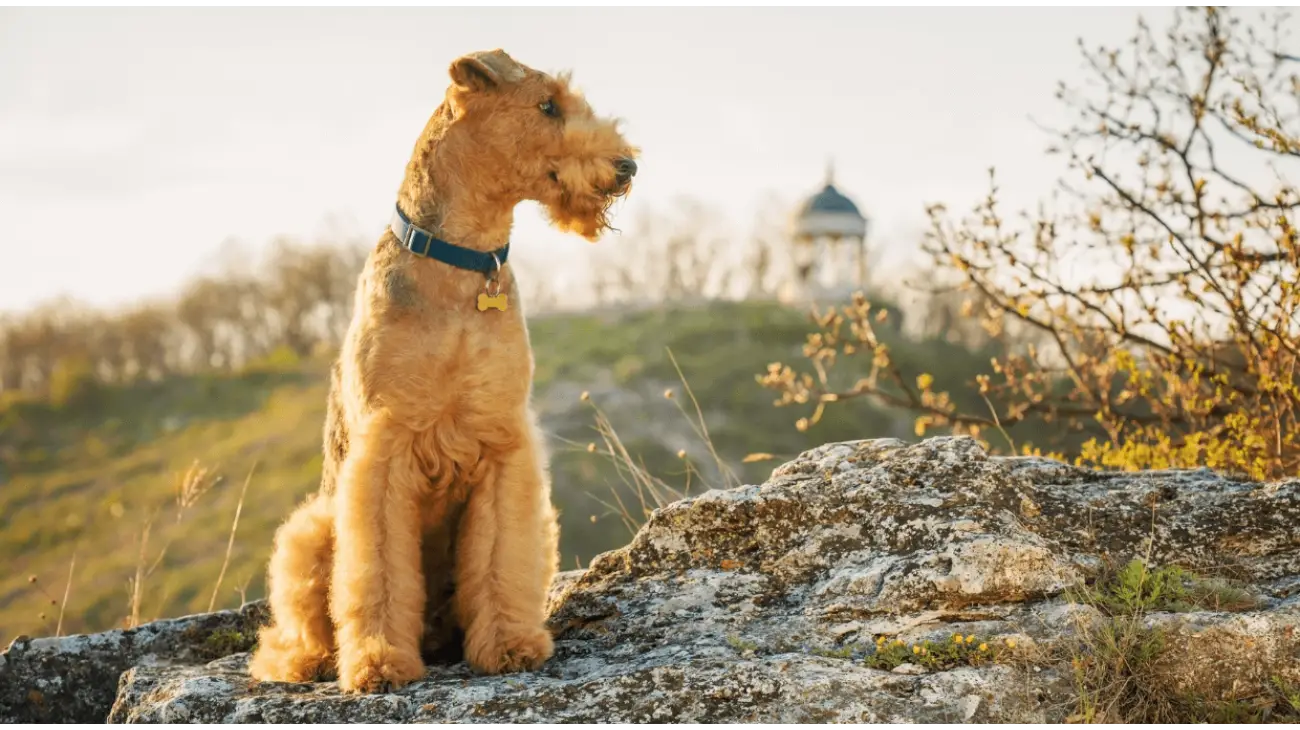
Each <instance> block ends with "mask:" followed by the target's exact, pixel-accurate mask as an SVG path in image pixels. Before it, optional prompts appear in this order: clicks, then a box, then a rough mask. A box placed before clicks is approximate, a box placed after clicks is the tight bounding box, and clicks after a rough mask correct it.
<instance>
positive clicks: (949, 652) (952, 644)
mask: <svg viewBox="0 0 1300 730" xmlns="http://www.w3.org/2000/svg"><path fill="white" fill-rule="evenodd" d="M1015 646H1016V642H1015V640H1014V639H1007V640H1006V641H1004V642H1001V643H997V642H994V643H990V642H989V640H988V639H984V638H981V637H978V636H976V635H974V634H968V635H966V636H962V635H961V634H953V636H952V641H943V642H937V643H936V642H932V641H922V642H919V643H912V644H909V643H907V642H905V641H903V640H902V639H889V638H888V637H885V636H881V637H877V638H876V649H875V651H874V652H873V653H872V654H871V655H870V656H868V657H867V658H866V660H865V662H864V663H865V664H866V665H867V666H868V667H871V668H872V669H886V670H891V669H895V668H897V667H900V666H902V665H904V664H915V665H917V666H920V667H925V668H926V669H929V670H932V671H943V670H946V669H954V668H956V667H975V666H979V665H981V664H988V663H991V662H994V661H997V659H998V658H999V657H1000V656H1002V653H1003V652H1004V651H1006V650H1008V649H1014V648H1015Z"/></svg>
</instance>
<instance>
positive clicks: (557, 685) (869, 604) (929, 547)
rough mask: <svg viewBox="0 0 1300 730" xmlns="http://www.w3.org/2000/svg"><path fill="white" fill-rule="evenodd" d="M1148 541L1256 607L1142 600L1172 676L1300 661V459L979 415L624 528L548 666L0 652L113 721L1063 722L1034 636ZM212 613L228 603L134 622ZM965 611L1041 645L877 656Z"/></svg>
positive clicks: (847, 447) (5, 677)
mask: <svg viewBox="0 0 1300 730" xmlns="http://www.w3.org/2000/svg"><path fill="white" fill-rule="evenodd" d="M1153 516H1154V519H1153ZM1151 540H1154V542H1149V541H1151ZM1148 552H1150V554H1151V555H1152V558H1153V560H1154V561H1155V562H1158V563H1171V562H1176V563H1178V564H1180V565H1183V566H1185V567H1187V568H1191V569H1198V568H1201V569H1206V570H1209V569H1219V568H1222V567H1223V566H1231V572H1232V574H1233V576H1234V577H1235V578H1237V579H1238V580H1239V581H1240V582H1241V584H1242V586H1243V589H1244V590H1245V591H1247V592H1249V593H1250V594H1252V595H1253V596H1255V597H1256V599H1257V600H1256V605H1255V606H1253V607H1252V608H1251V610H1249V611H1245V612H1238V613H1232V612H1228V611H1216V612H1208V611H1200V612H1190V613H1180V614H1159V615H1153V616H1150V617H1148V619H1149V620H1150V621H1152V622H1157V623H1161V624H1162V625H1164V626H1165V627H1166V629H1167V632H1168V635H1169V636H1170V637H1171V638H1170V640H1169V642H1168V651H1167V652H1166V655H1165V657H1164V659H1163V660H1162V662H1163V664H1162V665H1161V668H1160V669H1159V671H1162V672H1167V673H1168V679H1169V681H1171V682H1173V683H1175V684H1178V683H1181V685H1185V686H1187V687H1188V688H1191V689H1194V690H1195V691H1197V692H1201V693H1202V694H1205V695H1207V696H1208V695H1213V694H1215V693H1217V694H1219V695H1222V696H1225V697H1226V696H1229V695H1231V694H1232V693H1233V692H1240V691H1241V688H1242V687H1243V686H1244V685H1243V684H1242V683H1243V682H1244V683H1251V682H1255V683H1258V682H1260V681H1267V679H1268V678H1267V677H1263V676H1262V675H1261V676H1254V674H1252V672H1254V673H1255V674H1258V673H1259V672H1257V671H1256V670H1254V669H1252V667H1254V666H1255V665H1254V664H1251V662H1252V661H1254V660H1255V659H1258V658H1259V657H1260V656H1262V655H1263V654H1261V652H1263V653H1267V655H1268V658H1269V660H1270V662H1271V665H1272V666H1285V665H1286V664H1287V663H1290V664H1291V665H1293V666H1297V667H1300V646H1298V645H1297V642H1296V641H1295V634H1296V631H1295V629H1296V624H1297V623H1300V481H1297V480H1290V481H1285V482H1280V483H1275V484H1254V483H1249V482H1241V481H1234V480H1232V479H1228V478H1225V477H1221V476H1216V475H1215V474H1213V473H1211V472H1208V471H1204V470H1198V471H1180V472H1174V471H1170V472H1142V473H1130V474H1114V473H1098V472H1093V471H1089V470H1083V469H1076V468H1073V467H1069V466H1067V465H1063V464H1060V463H1057V462H1053V461H1049V460H1045V459H1038V458H995V457H990V456H989V455H988V454H986V453H985V452H984V451H983V450H982V449H981V448H980V446H979V445H978V444H977V443H976V442H974V441H972V440H970V439H963V438H934V439H929V440H926V441H924V442H922V443H919V444H915V445H907V444H905V443H903V442H901V441H894V440H875V441H861V442H851V443H840V444H828V445H826V446H823V447H819V448H817V449H813V450H811V451H809V452H806V453H804V454H802V455H800V456H799V457H798V458H796V459H795V460H793V461H791V462H790V463H787V464H785V465H783V466H781V467H779V468H777V469H776V470H775V471H774V472H773V474H772V477H771V479H769V480H768V481H767V482H766V483H764V484H761V485H751V486H744V487H740V488H737V489H734V490H727V491H714V492H709V493H707V494H703V495H700V496H698V497H694V498H691V499H686V500H682V501H680V502H677V503H674V504H672V505H669V506H667V507H665V508H663V509H661V510H659V511H657V512H656V513H655V514H654V515H653V516H652V517H651V519H650V520H649V522H648V523H647V524H646V525H645V526H644V527H643V528H642V529H641V531H640V532H639V533H638V534H637V536H636V537H635V538H634V539H633V541H632V542H631V544H629V545H628V546H627V547H625V548H623V549H620V550H617V551H613V552H610V553H606V554H604V555H602V556H600V557H598V558H597V559H596V560H594V561H593V562H592V565H591V567H590V568H589V569H588V570H586V571H574V572H571V573H567V574H564V575H562V576H561V579H560V580H557V582H556V585H555V586H554V587H553V589H552V595H551V625H552V628H553V631H554V633H555V634H556V654H555V657H554V658H553V659H552V660H551V661H550V662H548V663H547V664H546V665H545V666H544V667H543V668H542V669H541V670H539V671H537V672H532V673H521V674H514V675H506V676H498V677H480V676H475V675H474V674H473V673H472V672H470V670H469V669H468V668H467V667H466V666H465V665H464V664H457V665H451V666H445V665H444V666H431V667H429V669H428V673H427V675H426V676H425V678H424V679H422V680H421V681H418V682H416V683H414V684H412V685H410V686H408V687H405V688H403V689H402V690H400V691H398V692H395V693H392V694H386V695H374V696H355V695H343V694H340V693H339V691H338V689H337V687H336V685H335V684H334V683H319V684H302V685H293V684H279V683H258V682H255V681H253V680H252V679H251V678H249V676H248V674H247V672H246V670H245V666H246V663H247V654H246V653H245V652H244V651H242V650H240V649H238V648H236V650H235V651H229V652H225V653H226V654H227V655H226V656H221V657H210V656H202V655H201V654H200V653H198V652H196V650H195V649H194V648H193V646H191V645H187V644H186V643H185V642H180V641H173V642H172V643H171V644H164V643H163V642H162V640H160V639H159V640H154V641H153V643H148V642H144V641H143V640H141V639H139V638H136V639H133V640H132V641H130V642H128V641H127V640H126V638H125V636H124V635H119V636H118V638H115V639H104V638H102V637H108V636H110V635H118V634H120V632H110V633H109V634H104V635H100V637H101V638H97V637H74V638H69V639H62V640H40V641H45V642H47V643H46V644H41V645H40V648H39V650H38V649H37V648H36V647H37V644H38V642H30V643H24V644H21V645H17V644H16V645H15V647H12V648H11V649H10V651H9V652H8V653H7V654H5V655H4V658H3V659H0V702H3V703H4V704H3V705H0V712H3V714H5V715H7V716H13V717H15V718H17V719H28V718H31V719H34V718H37V717H42V718H45V719H65V720H71V719H83V718H84V719H87V720H90V721H94V719H92V715H94V716H95V719H98V720H100V721H102V720H103V718H105V717H108V718H109V719H110V720H111V721H113V722H358V721H368V722H390V721H393V722H407V721H416V722H426V721H436V722H441V721H473V722H523V721H546V722H569V721H576V722H645V721H663V722H746V721H762V722H825V721H848V722H877V721H890V722H892V721H910V722H967V721H969V722H1044V721H1048V722H1058V721H1061V720H1063V719H1065V718H1066V717H1067V716H1068V715H1069V714H1070V713H1071V712H1072V711H1073V704H1074V701H1073V695H1072V691H1073V686H1072V681H1071V675H1070V671H1069V665H1068V662H1067V663H1064V664H1063V663H1062V662H1061V661H1060V660H1059V658H1056V659H1052V658H1051V657H1049V656H1048V652H1045V651H1043V652H1039V654H1041V656H1040V655H1039V654H1036V652H1037V651H1038V650H1039V649H1041V648H1043V647H1048V646H1050V645H1051V643H1052V642H1053V641H1055V640H1056V639H1059V638H1060V637H1064V636H1069V635H1070V634H1071V632H1073V631H1075V630H1076V629H1077V627H1078V626H1080V625H1084V624H1086V623H1087V622H1088V621H1091V620H1096V619H1097V618H1098V617H1099V614H1098V613H1097V611H1096V610H1095V609H1093V608H1090V607H1087V606H1080V605H1075V604H1071V603H1068V602H1066V601H1065V600H1064V598H1063V592H1064V591H1066V590H1067V589H1069V588H1070V587H1072V586H1075V585H1077V584H1079V583H1081V582H1083V581H1086V580H1089V579H1091V578H1094V577H1096V576H1097V575H1098V574H1099V572H1100V571H1101V570H1102V569H1103V566H1105V565H1106V564H1107V563H1108V562H1109V563H1112V564H1113V563H1114V562H1117V561H1119V562H1122V561H1126V560H1128V559H1129V558H1131V557H1133V556H1142V555H1146V554H1148ZM250 615H251V614H250ZM213 616H221V614H214V615H213ZM238 620H239V621H247V620H249V617H248V616H245V617H242V618H239V619H238ZM220 621H225V622H228V623H232V624H233V622H235V621H236V617H235V616H234V615H231V616H229V617H226V618H221V619H220ZM186 622H189V623H186ZM196 622H198V623H196ZM203 622H218V619H216V618H213V617H202V616H199V617H190V618H187V619H178V620H176V621H174V622H160V623H159V624H155V625H151V627H154V628H150V627H142V629H139V630H137V634H135V635H134V636H137V637H138V636H140V634H139V632H141V631H150V632H153V634H161V633H174V632H178V631H182V632H183V631H186V630H189V629H187V628H183V627H188V626H194V625H202V626H208V625H209V624H208V623H203ZM223 625H225V624H223ZM240 625H241V626H242V625H243V624H240ZM954 633H960V634H963V635H978V636H979V637H981V638H980V641H981V642H984V641H987V642H990V643H992V644H994V645H996V646H1006V645H1007V644H1006V640H1008V639H1011V640H1013V641H1014V642H1015V645H1016V647H1017V652H1018V653H1019V654H1020V655H1022V656H1020V657H1019V659H1020V660H1018V661H1015V662H1003V663H992V662H986V663H979V664H978V665H976V666H956V667H954V668H948V669H945V670H939V669H932V668H926V667H924V666H922V665H921V663H919V662H915V663H914V662H908V663H906V664H904V665H903V666H904V667H907V668H904V669H901V670H900V671H891V669H897V668H898V667H897V665H895V666H892V667H888V668H871V667H869V666H868V663H867V662H866V661H865V660H866V659H868V658H869V657H870V656H871V654H872V652H873V650H874V647H875V639H876V637H878V636H888V637H891V639H892V638H893V637H898V638H901V639H903V640H905V641H919V640H923V639H929V640H932V641H935V642H943V641H948V640H950V637H951V636H952V635H953V634H954ZM94 642H100V644H98V645H103V646H111V645H113V642H117V645H123V646H128V645H129V649H128V650H126V651H123V652H117V653H120V654H121V656H120V657H114V658H113V660H112V661H108V660H107V659H106V658H104V652H100V653H99V654H97V655H96V657H99V658H92V657H90V656H89V655H88V654H85V652H84V651H83V654H82V655H78V654H76V652H77V651H78V650H77V649H75V647H77V646H83V645H84V646H90V645H91V644H92V643H94ZM104 642H107V643H104ZM144 644H148V646H147V647H145V646H144ZM137 645H139V646H137ZM164 645H165V646H167V647H172V646H174V647H178V651H177V652H176V653H174V654H170V655H168V653H167V652H164V651H160V649H161V648H163V647H164ZM187 646H189V647H190V648H189V649H185V647H187ZM15 651H17V654H15ZM108 653H113V652H108ZM146 657H151V658H147V659H146ZM1292 659H1295V660H1296V661H1291V660H1292ZM78 662H85V663H95V662H102V665H101V666H99V667H98V668H96V669H94V670H93V672H94V673H93V677H94V679H93V680H90V679H88V680H86V682H85V685H84V689H82V690H73V689H69V688H67V687H66V686H63V685H61V686H60V688H59V689H57V690H55V689H52V688H53V687H54V684H53V683H54V682H55V680H54V679H53V678H54V677H55V676H56V674H55V673H57V671H62V670H61V669H60V668H63V667H66V668H68V671H73V669H72V668H73V667H75V666H77V665H78ZM123 670H125V672H124V673H123ZM77 671H81V670H77ZM86 671H89V670H86ZM118 674H120V675H121V681H120V685H118V684H117V683H116V678H117V676H118ZM90 676H91V675H90V674H87V677H90ZM110 677H111V678H112V679H111V680H110V679H109V678H110ZM1294 679H1295V681H1297V682H1300V676H1296V677H1294ZM42 682H44V683H45V684H41V683H42ZM1234 683H1235V684H1234ZM92 685H93V690H92V688H91V687H92ZM1181 685H1180V686H1181ZM28 688H36V689H40V691H42V692H45V693H46V696H50V693H51V692H55V691H59V692H63V694H62V695H59V696H60V697H70V698H71V700H72V703H71V705H70V706H69V708H68V709H61V705H56V704H54V703H49V702H46V704H45V705H44V707H46V708H47V709H45V710H40V712H44V713H45V714H43V715H41V714H38V709H36V707H35V706H34V705H33V704H32V702H31V701H30V700H27V701H26V704H24V702H25V701H24V699H23V696H24V694H23V693H24V692H25V691H26V690H27V689H28ZM114 698H115V699H114ZM110 705H111V714H110Z"/></svg>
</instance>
